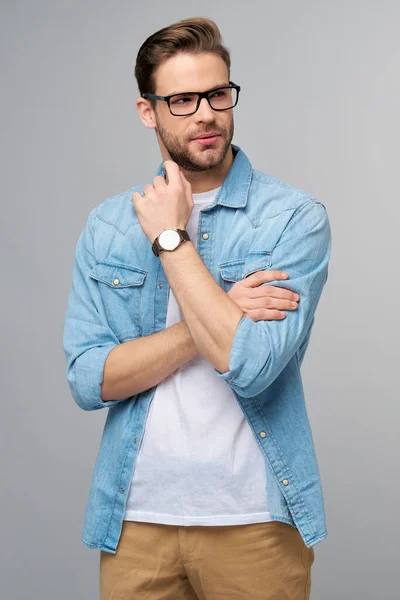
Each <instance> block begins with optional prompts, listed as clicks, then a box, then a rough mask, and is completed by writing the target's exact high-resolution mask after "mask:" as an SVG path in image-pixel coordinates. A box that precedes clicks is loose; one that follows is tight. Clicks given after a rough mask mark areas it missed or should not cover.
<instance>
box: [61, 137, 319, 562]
mask: <svg viewBox="0 0 400 600" xmlns="http://www.w3.org/2000/svg"><path fill="white" fill-rule="evenodd" d="M232 150H233V153H234V161H233V163H232V165H231V167H230V170H229V172H228V174H227V176H226V177H225V179H224V181H223V183H222V186H221V189H220V190H219V192H218V194H217V196H216V198H215V200H214V201H213V202H212V203H211V204H210V205H208V206H207V207H206V208H204V209H202V210H201V212H200V215H199V227H198V237H197V240H198V241H197V251H198V253H199V255H200V257H201V259H202V260H203V262H204V264H205V265H206V267H207V269H208V270H209V272H210V273H211V274H212V276H213V277H214V279H215V280H216V281H217V283H218V284H219V285H220V286H221V287H222V289H223V290H225V291H226V292H228V291H229V289H230V288H231V287H232V286H233V285H234V282H236V281H239V280H241V279H243V278H244V277H246V276H248V275H249V274H251V273H254V272H255V271H259V270H261V269H274V270H275V269H277V270H282V271H285V272H287V273H288V274H289V278H288V279H286V280H284V281H282V280H279V281H273V282H271V283H270V284H269V283H265V284H262V285H274V286H280V287H285V288H288V289H290V290H292V291H294V292H297V293H298V294H299V295H300V300H299V304H298V308H297V309H296V310H294V311H287V313H286V318H284V319H283V320H275V321H267V320H260V321H252V320H251V319H250V318H248V317H246V316H245V315H243V317H242V318H241V320H240V322H239V324H238V327H237V329H236V332H235V336H234V339H233V343H232V348H231V352H230V356H229V370H228V371H227V372H225V373H221V372H220V371H218V370H217V369H215V372H216V374H217V375H218V376H219V377H222V378H223V379H224V380H225V382H226V385H229V386H230V387H231V389H232V390H233V392H234V395H235V397H236V398H237V401H238V403H239V405H240V407H241V409H242V411H243V413H244V415H245V417H246V418H247V421H248V423H249V426H250V428H251V430H252V432H253V434H254V437H255V439H256V441H257V443H258V444H259V446H260V448H261V450H262V452H263V453H264V455H265V466H266V477H267V493H268V500H269V505H270V512H271V518H272V519H273V520H278V521H283V522H285V523H289V524H290V525H293V526H294V527H297V529H298V530H299V532H300V534H301V536H302V539H303V540H304V543H305V544H306V546H307V547H311V546H313V545H315V544H317V543H318V542H319V541H321V540H323V539H325V537H326V536H327V530H326V520H325V511H324V501H323V495H322V486H321V479H320V473H319V468H318V464H317V459H316V454H315V448H314V444H313V437H312V432H311V428H310V423H309V419H308V415H307V410H306V406H305V399H304V392H303V385H302V378H301V374H300V367H301V364H302V361H303V358H304V354H305V351H306V348H307V346H308V343H309V340H310V333H311V329H312V327H313V324H314V314H315V310H316V307H317V304H318V301H319V299H320V296H321V292H322V289H323V287H324V285H325V282H326V280H327V277H328V262H329V257H330V246H331V231H330V225H329V220H328V216H327V211H326V208H325V206H324V205H323V204H322V203H321V202H318V201H317V200H316V199H315V198H314V197H312V196H310V195H308V194H307V193H305V192H304V191H301V190H299V189H297V188H295V187H293V186H290V185H288V184H286V183H284V182H282V181H280V180H279V179H277V178H276V177H273V176H271V175H268V174H266V173H264V172H261V171H258V170H256V169H253V167H252V165H251V163H250V161H249V159H248V157H247V156H246V154H245V153H244V152H243V150H242V149H241V148H240V147H239V146H237V145H235V144H232ZM162 165H163V163H161V164H160V165H159V167H158V170H157V172H156V175H162V174H163V173H164V169H163V166H162ZM144 186H145V184H141V185H137V186H135V187H133V188H131V189H129V190H128V191H126V192H123V193H120V194H118V195H116V196H113V197H112V198H107V199H106V200H104V201H102V202H100V203H99V204H98V205H97V206H95V207H94V208H93V209H92V211H91V212H90V214H89V216H88V218H87V221H86V224H85V226H84V228H83V230H82V232H81V234H80V236H79V238H78V241H77V244H76V257H75V262H74V265H73V270H72V285H71V290H70V293H69V296H68V305H67V312H66V317H65V324H64V335H63V345H64V352H65V357H66V364H67V366H66V376H67V380H68V383H69V387H70V390H71V394H72V397H73V399H74V400H75V402H76V404H77V405H78V406H79V407H80V408H82V409H83V410H85V411H93V410H99V409H106V410H107V416H106V420H105V425H104V430H103V434H102V439H101V443H100V448H99V451H98V454H97V458H96V462H95V466H94V471H93V476H92V481H91V486H90V491H89V498H88V502H87V507H86V514H85V519H84V527H83V532H82V540H81V541H82V543H83V545H85V546H87V547H89V548H97V549H101V550H104V551H106V552H110V553H112V554H115V553H116V551H117V546H118V541H119V538H120V534H121V530H122V524H123V518H124V512H125V505H126V501H127V496H128V492H129V487H130V482H131V478H132V475H133V470H134V467H135V462H136V459H137V456H138V453H139V450H140V444H141V440H142V437H143V434H144V430H145V426H146V418H147V414H148V410H149V406H150V403H151V401H152V398H153V396H154V392H155V389H156V386H155V387H152V388H150V389H148V390H145V391H144V392H141V393H139V394H135V395H133V396H131V397H129V398H124V399H120V400H112V401H107V402H105V401H103V400H102V399H101V395H100V394H101V383H102V378H103V368H104V364H105V361H106V358H107V355H108V354H109V352H110V351H111V350H112V349H113V348H114V347H115V346H116V345H117V344H121V343H123V342H125V341H127V340H133V339H135V338H140V337H142V336H147V335H151V334H153V333H156V332H158V331H161V330H163V329H165V324H166V318H167V308H168V296H169V290H170V287H169V284H168V281H167V278H166V276H165V274H164V271H163V268H162V265H161V262H160V259H159V258H158V257H156V256H155V255H154V254H153V252H152V248H151V244H150V242H149V240H148V239H147V237H146V236H145V234H144V233H143V231H142V229H141V227H140V224H139V222H138V218H137V215H136V213H135V209H134V206H133V203H132V200H131V196H132V192H133V191H143V188H144ZM205 234H207V235H205Z"/></svg>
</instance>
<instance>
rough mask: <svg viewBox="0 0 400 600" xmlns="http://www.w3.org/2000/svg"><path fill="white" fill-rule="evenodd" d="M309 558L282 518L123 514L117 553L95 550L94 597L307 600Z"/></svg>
mask: <svg viewBox="0 0 400 600" xmlns="http://www.w3.org/2000/svg"><path fill="white" fill-rule="evenodd" d="M313 562H314V550H313V548H312V547H311V548H307V546H306V545H305V544H304V542H303V540H302V538H301V536H300V533H299V531H298V529H297V528H295V527H293V526H292V525H288V524H286V523H282V522H281V521H269V522H267V523H252V524H249V525H224V526H187V527H185V526H179V525H161V524H157V523H144V522H138V521H123V525H122V531H121V537H120V540H119V543H118V546H117V553H116V554H111V553H109V552H105V551H103V550H100V600H139V599H141V598H145V599H146V600H147V599H148V600H183V599H185V600H239V599H240V600H309V598H310V588H311V565H312V564H313Z"/></svg>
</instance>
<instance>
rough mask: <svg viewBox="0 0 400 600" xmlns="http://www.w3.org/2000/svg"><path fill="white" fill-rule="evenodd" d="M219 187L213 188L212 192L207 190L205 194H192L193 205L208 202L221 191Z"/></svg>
mask: <svg viewBox="0 0 400 600" xmlns="http://www.w3.org/2000/svg"><path fill="white" fill-rule="evenodd" d="M221 187H222V186H221V185H220V186H218V187H216V188H214V189H213V190H208V191H207V192H198V193H197V194H192V196H193V202H194V203H195V204H204V203H206V202H209V201H210V200H212V199H213V198H215V196H216V195H217V194H218V191H219V190H220V189H221Z"/></svg>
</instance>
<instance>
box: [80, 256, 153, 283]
mask: <svg viewBox="0 0 400 600" xmlns="http://www.w3.org/2000/svg"><path fill="white" fill-rule="evenodd" d="M89 275H90V277H92V278H93V279H97V281H102V282H103V283H106V284H107V285H109V286H110V287H112V288H124V287H130V286H133V285H143V283H144V280H145V278H146V275H147V271H143V269H139V268H138V267H133V266H131V265H122V264H119V263H110V262H107V261H102V260H99V261H97V262H96V264H95V266H94V267H93V269H92V270H91V271H90V273H89Z"/></svg>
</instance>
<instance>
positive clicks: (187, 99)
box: [171, 95, 194, 104]
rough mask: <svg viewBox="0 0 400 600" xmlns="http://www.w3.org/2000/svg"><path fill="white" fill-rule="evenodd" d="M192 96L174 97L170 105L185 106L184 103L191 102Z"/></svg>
mask: <svg viewBox="0 0 400 600" xmlns="http://www.w3.org/2000/svg"><path fill="white" fill-rule="evenodd" d="M193 98H194V96H190V95H187V96H176V97H175V98H172V100H171V104H186V102H193Z"/></svg>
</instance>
